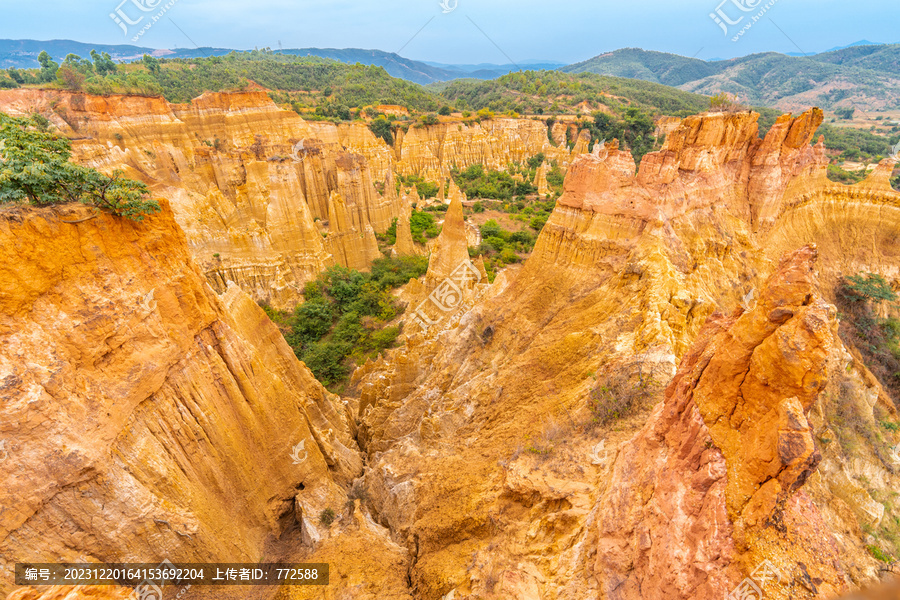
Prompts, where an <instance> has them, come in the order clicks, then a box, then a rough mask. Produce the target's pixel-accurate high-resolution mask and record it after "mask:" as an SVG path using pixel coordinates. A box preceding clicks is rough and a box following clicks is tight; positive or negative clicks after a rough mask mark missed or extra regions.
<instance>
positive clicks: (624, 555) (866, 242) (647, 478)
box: [354, 110, 900, 600]
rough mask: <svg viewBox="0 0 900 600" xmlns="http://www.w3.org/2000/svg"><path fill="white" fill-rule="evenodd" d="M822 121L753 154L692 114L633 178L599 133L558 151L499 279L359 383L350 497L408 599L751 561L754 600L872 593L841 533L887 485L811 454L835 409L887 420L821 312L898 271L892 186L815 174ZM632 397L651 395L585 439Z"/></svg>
mask: <svg viewBox="0 0 900 600" xmlns="http://www.w3.org/2000/svg"><path fill="white" fill-rule="evenodd" d="M820 121H821V113H820V112H819V111H817V110H812V111H810V112H808V113H806V114H804V115H801V116H799V117H796V118H782V119H781V120H779V122H778V123H777V124H776V126H775V127H773V128H772V129H771V130H770V132H769V133H768V134H767V136H766V137H765V139H759V138H758V136H757V135H756V134H757V125H756V117H755V115H751V114H733V115H726V114H708V115H702V116H698V117H690V118H687V119H684V120H683V121H682V122H681V123H680V124H679V126H678V128H677V129H675V130H674V131H672V132H671V134H670V135H669V136H668V141H667V143H666V146H665V147H664V148H663V150H661V151H660V152H657V153H651V154H648V155H646V156H644V158H643V160H642V161H641V165H640V169H639V170H637V171H636V170H635V166H634V161H633V159H632V157H631V154H630V153H629V152H625V151H622V150H620V149H619V148H618V146H617V144H616V143H615V142H609V143H607V144H606V145H605V146H604V147H603V148H599V149H598V152H597V154H596V155H594V156H583V157H579V158H578V159H576V160H575V161H574V162H573V163H572V164H571V165H570V168H569V172H568V174H567V177H566V181H565V194H564V195H563V196H562V198H560V200H559V201H558V203H557V206H556V209H555V210H554V212H553V214H552V215H551V217H550V219H549V221H548V223H547V225H546V226H545V227H544V229H543V231H542V232H541V235H540V237H539V239H538V241H537V244H536V246H535V249H534V252H533V253H532V255H531V257H530V258H529V259H528V261H527V262H526V263H525V264H524V265H523V266H522V267H521V269H520V270H518V271H517V272H512V271H510V272H507V273H501V274H500V275H498V278H497V281H496V282H495V284H494V285H493V286H492V287H491V288H489V289H488V290H487V291H486V292H484V293H483V294H482V295H481V296H480V297H479V298H478V299H477V300H476V301H475V302H474V304H472V305H471V306H467V307H466V308H465V310H464V311H463V312H462V314H460V315H457V316H456V317H455V318H453V319H448V320H447V321H445V322H442V323H440V324H439V325H436V326H434V327H433V328H431V329H429V330H428V331H427V332H423V333H421V334H417V335H414V336H411V337H409V338H408V339H407V340H406V344H405V345H404V346H403V347H401V348H398V349H397V350H395V351H392V353H391V354H390V355H389V356H388V357H385V358H382V359H379V360H378V361H374V362H372V363H369V364H367V365H365V366H364V367H363V368H361V369H359V370H358V371H357V373H356V375H355V376H354V382H355V383H356V384H357V385H358V387H359V391H360V399H361V401H360V413H361V418H362V419H361V420H362V424H361V430H360V431H361V436H360V441H361V444H362V445H363V447H364V448H365V449H366V450H367V451H368V452H369V453H370V456H371V457H373V458H372V460H370V462H369V463H368V465H367V469H366V476H365V481H366V489H367V490H368V493H369V503H368V505H369V507H370V508H371V509H372V510H373V511H374V512H375V513H376V514H378V515H379V516H380V518H381V519H382V520H383V522H385V523H387V524H388V525H389V527H390V528H391V530H392V531H393V532H394V533H395V536H396V538H397V539H400V540H402V541H403V543H405V545H406V547H407V548H408V549H409V551H410V554H411V557H412V559H411V560H412V562H413V567H412V580H413V582H414V585H415V586H416V589H417V590H418V591H419V593H421V594H422V595H423V597H428V598H440V597H443V596H446V595H447V594H450V593H452V594H453V596H452V597H455V598H472V599H474V598H490V597H521V598H540V597H547V596H550V597H557V598H564V599H567V600H568V599H571V600H575V599H581V598H588V597H599V598H615V599H617V600H631V599H634V600H637V599H639V598H660V599H662V598H666V599H668V598H685V599H686V598H702V599H710V600H712V599H714V598H722V597H725V596H726V595H727V594H729V593H731V592H732V591H733V590H734V589H735V588H736V587H737V586H738V585H741V584H742V582H743V581H744V579H745V578H747V577H749V576H751V575H752V574H753V573H754V572H757V569H759V568H768V566H767V565H768V564H769V563H771V565H774V567H775V568H776V569H777V571H778V572H779V574H780V575H781V581H780V582H774V581H773V582H770V583H769V584H768V585H767V586H766V587H765V597H766V598H777V599H785V600H786V599H787V598H792V599H794V598H819V599H822V600H824V599H826V598H830V597H833V596H834V595H837V594H839V593H840V592H841V591H842V590H843V589H844V588H845V586H846V585H848V582H850V583H861V582H865V581H871V580H873V579H874V578H876V577H877V576H878V567H877V563H876V562H875V561H874V559H872V557H871V555H870V554H869V552H868V551H867V550H866V548H865V545H866V544H867V543H868V542H866V539H867V538H866V536H865V534H864V533H863V531H862V526H863V525H866V526H868V527H872V526H873V525H872V523H875V522H876V521H877V520H878V519H879V518H880V517H879V514H880V512H879V510H880V509H878V508H877V507H878V506H881V504H880V503H879V502H877V501H875V500H874V499H873V498H874V497H876V496H877V497H879V498H882V497H887V495H889V494H890V491H889V490H891V489H893V488H892V486H895V485H898V484H900V482H898V480H897V478H896V474H895V473H894V471H892V469H893V467H891V465H890V464H889V463H885V462H884V461H882V460H881V459H879V458H878V456H881V454H879V453H880V452H882V451H881V450H879V449H878V444H877V443H876V444H875V445H873V444H872V443H871V442H866V441H862V442H859V443H858V446H857V447H858V448H859V450H858V452H859V453H860V454H859V455H858V456H857V455H856V454H853V455H848V454H845V453H844V451H843V450H842V449H841V448H840V447H838V446H837V445H836V444H834V443H832V444H831V445H830V446H828V448H827V449H826V448H824V446H823V443H824V442H822V441H821V440H823V439H825V440H829V439H830V440H833V439H834V438H835V434H834V430H835V429H837V428H838V427H839V425H838V424H836V423H835V422H830V421H829V419H830V418H832V417H831V416H830V415H832V413H831V412H829V411H833V410H835V409H833V408H828V407H829V406H833V405H834V404H833V403H835V402H837V400H834V398H848V397H852V398H856V399H857V400H855V402H858V403H859V405H860V406H861V407H862V408H860V410H862V411H868V413H866V414H867V415H868V416H866V417H865V418H866V421H865V422H866V423H867V425H865V427H868V428H869V429H867V431H868V433H867V435H869V436H871V438H872V439H877V437H878V435H883V433H880V432H878V430H877V429H876V428H877V427H878V425H877V424H876V422H875V420H874V419H873V417H872V411H873V405H874V404H877V405H878V407H879V409H880V410H884V411H888V414H896V412H893V413H892V412H890V411H893V410H894V409H893V406H892V404H891V403H890V402H889V401H888V402H887V403H885V402H883V401H882V400H881V399H880V398H881V397H883V396H884V393H883V392H880V393H879V391H878V386H877V384H873V383H872V379H871V376H869V375H866V371H865V367H864V366H862V365H861V364H860V363H858V362H857V361H854V360H852V358H849V357H850V354H849V353H848V351H847V350H846V349H845V346H844V343H843V342H842V341H841V340H840V339H838V338H837V337H836V335H835V330H834V324H835V319H836V316H837V315H836V312H835V311H834V309H833V308H832V307H831V306H830V304H829V299H830V298H832V297H833V296H832V294H833V290H834V285H835V283H836V282H837V278H838V276H839V275H841V274H852V273H857V272H870V271H871V272H879V273H884V274H886V275H888V276H889V277H896V276H897V274H898V271H897V267H896V257H897V256H898V252H900V244H898V241H897V240H900V235H898V227H900V212H898V207H900V194H898V193H897V192H896V191H894V190H892V189H890V187H889V186H887V185H886V180H885V177H884V172H886V170H887V166H885V167H884V168H883V169H882V171H881V172H880V173H879V175H878V176H877V177H876V176H873V177H872V178H870V180H869V181H867V182H865V183H863V184H860V185H857V186H842V185H838V184H834V183H831V182H829V181H828V180H827V179H826V177H825V159H824V147H823V145H822V144H821V143H818V144H815V145H812V144H811V142H812V136H813V132H814V130H815V127H816V126H817V124H818V123H819V122H820ZM877 215H880V217H879V216H877ZM811 243H818V250H813V248H812V247H811V246H808V245H809V244H811ZM816 253H818V255H819V259H818V262H817V263H816V262H815V261H814V255H815V254H816ZM783 256H787V257H788V258H787V259H786V260H785V261H784V262H781V259H782V257H783ZM814 265H816V266H815V267H814ZM814 269H815V270H816V271H818V273H819V274H820V276H819V275H817V273H816V271H814ZM426 291H427V290H426ZM713 315H715V316H713ZM723 315H724V316H723ZM727 315H731V316H727ZM679 364H680V365H681V366H680V368H677V370H676V367H677V366H678V365H679ZM676 373H677V375H676ZM617 377H624V378H625V381H627V382H629V383H625V384H618V385H617V386H616V385H613V383H610V382H614V381H616V378H617ZM673 377H674V380H673ZM637 381H644V382H656V383H668V382H670V381H671V382H672V383H671V384H670V385H669V386H668V389H667V391H666V393H665V395H664V396H662V395H661V396H659V397H655V398H654V399H658V400H659V404H657V406H656V408H655V409H654V410H653V411H652V412H651V413H650V414H649V417H647V416H646V413H640V414H641V415H643V416H641V417H639V416H637V415H636V414H632V413H629V412H628V411H627V410H626V414H625V416H624V417H621V416H620V418H619V420H617V421H615V423H614V425H612V426H610V427H596V426H592V425H591V423H592V422H593V419H594V418H595V417H594V415H595V413H594V412H593V411H594V410H596V404H595V403H596V402H597V398H598V397H600V398H603V397H604V394H607V395H611V396H613V397H615V396H617V395H621V394H627V393H629V390H630V389H632V386H635V385H637V384H636V383H635V382H637ZM604 389H607V390H609V389H612V390H613V391H612V392H609V391H607V392H604ZM648 393H649V392H648ZM876 400H877V402H876ZM647 401H648V402H649V399H648V400H647ZM845 402H848V401H846V400H845ZM645 420H646V422H645ZM595 427H596V428H595ZM860 427H862V425H860ZM829 432H830V433H829ZM876 433H877V435H876ZM898 442H900V439H895V438H892V439H891V440H887V441H886V442H885V443H892V444H896V443H898ZM854 443H856V442H854ZM826 456H827V457H828V458H827V460H828V469H826V470H823V469H822V468H821V467H820V465H821V464H825V463H824V460H825V458H823V457H826ZM885 460H887V459H885ZM854 474H855V475H854ZM861 477H865V480H864V479H862V478H861ZM851 480H852V481H851ZM864 481H869V482H870V485H872V486H874V487H873V490H874V491H872V492H871V493H872V494H873V496H872V497H871V498H870V497H869V492H866V490H865V489H863V488H865V486H866V484H865V483H864ZM876 481H877V482H878V483H877V484H875V483H874V482H876ZM878 494H883V496H878ZM870 513H871V515H873V516H866V515H869V514H870ZM857 515H861V516H859V517H857ZM858 518H859V519H861V520H860V521H858V522H857V519H858ZM463 532H464V533H463ZM765 561H768V563H766V562H765Z"/></svg>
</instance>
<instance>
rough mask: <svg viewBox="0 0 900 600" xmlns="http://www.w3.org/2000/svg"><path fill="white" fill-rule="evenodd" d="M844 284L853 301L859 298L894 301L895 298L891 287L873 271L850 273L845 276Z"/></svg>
mask: <svg viewBox="0 0 900 600" xmlns="http://www.w3.org/2000/svg"><path fill="white" fill-rule="evenodd" d="M844 285H845V289H846V290H847V291H848V292H849V298H850V299H851V300H852V301H854V302H855V301H859V300H875V301H876V302H882V301H885V300H886V301H888V302H894V301H896V300H897V294H896V292H894V290H892V289H891V286H890V284H888V282H887V280H885V278H884V277H882V276H881V275H877V274H875V273H868V274H866V275H862V274H860V275H850V276H848V277H846V278H845V283H844Z"/></svg>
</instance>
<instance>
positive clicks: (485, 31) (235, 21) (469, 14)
mask: <svg viewBox="0 0 900 600" xmlns="http://www.w3.org/2000/svg"><path fill="white" fill-rule="evenodd" d="M171 1H172V0H126V3H125V4H124V5H122V6H121V10H122V11H124V12H125V13H126V14H129V15H135V16H133V17H132V18H133V19H136V18H137V16H136V15H139V14H140V12H139V11H138V10H136V9H135V8H134V7H133V6H132V5H131V3H132V2H149V3H150V5H151V6H154V7H156V6H159V7H160V8H161V7H162V6H163V5H165V3H166V2H171ZM174 1H175V4H174V5H173V6H172V7H171V8H169V9H168V11H167V12H166V14H165V16H164V17H163V18H162V19H160V20H159V21H158V22H157V23H155V24H154V25H153V27H152V28H151V29H150V30H148V31H147V32H146V33H145V34H144V35H143V37H141V39H140V41H139V42H136V44H137V45H141V46H149V47H153V48H173V47H181V48H185V47H194V44H197V45H200V46H217V47H227V48H238V49H252V48H253V47H265V46H269V47H272V48H277V47H278V43H279V41H280V42H281V44H282V45H283V47H285V48H300V47H310V46H311V47H331V48H349V47H354V48H377V49H380V50H386V51H391V52H396V51H398V50H400V49H401V48H402V49H403V51H402V52H401V54H402V55H403V56H406V57H408V58H414V59H419V60H431V61H437V62H444V63H479V62H488V63H505V62H508V61H507V56H508V57H509V58H510V59H512V60H513V61H514V62H518V61H526V60H534V59H541V60H551V61H558V62H563V63H570V62H576V61H579V60H585V59H588V58H590V57H592V56H596V55H597V54H602V53H603V52H608V51H610V50H615V49H617V48H624V47H641V48H645V49H648V50H659V51H663V52H673V53H676V54H681V55H684V56H696V57H697V58H702V59H710V58H714V57H715V58H731V57H734V56H743V55H746V54H751V53H754V52H763V51H776V52H797V51H798V48H800V49H802V50H803V51H805V52H819V51H822V50H826V49H829V48H831V47H834V46H843V45H847V44H850V43H852V42H855V41H858V40H861V39H868V40H872V41H875V42H890V43H893V42H900V29H898V28H897V25H898V24H900V3H898V2H896V0H890V1H888V0H864V1H862V2H860V1H857V2H847V1H846V0H725V4H720V2H721V1H722V0H684V1H676V2H673V1H672V0H618V1H609V0H591V1H586V0H568V1H557V2H548V1H546V0H491V1H481V2H478V1H475V0H443V1H444V3H445V5H446V6H447V7H448V8H450V7H453V6H454V5H456V8H455V9H454V10H452V11H450V12H447V13H445V12H444V11H443V10H442V8H441V6H440V2H439V0H371V1H359V0H299V1H290V0H249V1H248V0H174ZM120 2H122V0H75V1H73V0H65V1H61V0H31V1H28V2H22V1H11V0H0V14H2V15H3V19H2V21H0V38H11V39H22V38H29V39H39V40H47V39H74V40H77V41H81V42H94V43H106V44H126V43H132V42H131V40H130V39H129V36H126V35H125V34H124V33H123V31H122V30H121V29H120V28H119V27H118V26H117V25H116V24H115V23H114V22H113V20H112V19H111V18H110V16H109V15H110V13H112V12H114V11H115V10H116V8H117V7H119V6H120ZM160 2H161V3H162V4H158V3H160ZM767 2H774V5H773V6H771V7H770V8H769V9H768V11H767V12H766V13H765V15H764V16H763V17H762V18H761V19H759V21H758V22H756V23H754V24H753V26H752V28H751V29H750V30H748V31H746V32H745V34H744V35H743V36H742V37H741V38H740V39H739V40H738V41H737V42H733V41H731V39H730V38H731V36H732V35H733V34H734V33H736V32H737V31H738V30H739V29H740V27H741V26H743V25H744V24H746V23H748V22H749V19H750V17H752V16H753V15H754V14H757V13H758V12H759V11H760V10H761V9H762V8H763V7H764V6H765V4H766V3H767ZM737 4H743V6H744V8H745V10H744V11H742V10H741V9H740V8H741V7H738V6H737ZM717 8H720V11H721V13H722V14H724V15H725V16H726V17H728V18H729V19H731V20H733V21H736V20H737V19H738V18H739V17H740V16H744V17H745V18H744V20H743V22H742V23H740V24H738V25H735V26H732V27H728V29H729V32H728V35H727V36H726V35H725V33H724V32H723V30H722V29H720V28H719V26H717V25H716V23H715V22H713V19H712V18H710V13H713V12H714V11H715V10H716V9H717ZM750 9H752V10H750ZM151 14H155V12H154V13H151ZM169 19H171V21H170V20H169ZM145 22H146V21H145ZM173 22H174V24H173ZM426 23H427V25H426ZM176 24H177V27H176V26H175V25H176ZM423 26H424V29H422V27H423ZM179 27H180V28H181V29H182V30H183V33H182V31H179V29H178V28H179ZM479 28H480V30H479ZM779 28H780V30H779ZM420 29H421V32H419V30H420ZM417 32H419V33H418V35H416V34H417ZM129 35H130V34H129ZM191 40H193V41H191Z"/></svg>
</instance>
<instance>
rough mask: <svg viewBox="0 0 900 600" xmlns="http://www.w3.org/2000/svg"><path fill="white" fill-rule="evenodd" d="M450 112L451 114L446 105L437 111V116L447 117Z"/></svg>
mask: <svg viewBox="0 0 900 600" xmlns="http://www.w3.org/2000/svg"><path fill="white" fill-rule="evenodd" d="M450 112H451V109H450V107H449V106H447V105H446V104H445V105H444V106H442V107H441V108H440V109H439V110H438V114H439V115H441V116H442V117H449V116H450Z"/></svg>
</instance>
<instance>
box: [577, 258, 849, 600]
mask: <svg viewBox="0 0 900 600" xmlns="http://www.w3.org/2000/svg"><path fill="white" fill-rule="evenodd" d="M815 258H816V250H815V249H814V248H811V247H805V248H803V249H801V250H799V251H797V252H796V253H794V254H793V255H790V256H787V257H785V259H784V260H783V261H782V262H781V264H780V265H779V266H778V268H777V269H776V272H775V273H774V274H773V275H772V276H771V277H770V279H769V281H768V282H767V284H766V286H765V288H764V289H763V291H762V293H761V297H760V300H759V302H758V304H757V306H756V307H755V308H754V309H753V310H752V311H749V312H746V313H744V314H742V315H740V316H739V317H738V316H734V317H725V316H724V315H717V316H715V317H713V318H712V319H710V321H709V322H708V323H707V325H706V327H704V329H703V331H701V333H700V335H699V339H698V341H697V342H696V343H695V345H694V347H693V348H692V349H691V350H690V352H689V353H688V354H687V355H686V356H685V357H684V359H683V360H682V363H681V366H680V367H679V370H678V373H677V374H676V375H675V378H674V379H673V380H672V383H671V384H670V385H669V387H668V389H667V390H666V398H665V401H664V403H663V404H662V405H661V406H660V407H659V408H658V409H657V410H656V411H655V412H654V413H653V415H652V416H651V417H650V420H649V422H648V424H647V425H646V426H645V427H644V429H643V430H642V431H641V432H640V433H639V434H638V435H637V436H635V438H634V439H633V440H632V441H631V443H629V444H628V446H627V448H625V449H623V451H622V452H621V453H620V455H619V457H618V458H617V460H616V463H615V465H614V466H613V469H612V477H613V480H612V482H611V483H610V485H609V487H608V488H607V489H606V492H605V493H604V494H603V495H602V496H601V497H600V499H599V501H598V503H597V506H596V508H595V519H596V522H597V533H596V538H591V539H592V540H593V539H595V540H596V542H595V543H596V545H597V548H598V552H597V559H596V572H597V573H598V574H600V575H602V577H603V579H604V580H605V582H606V583H605V585H604V591H605V592H606V594H608V595H610V596H611V597H613V596H615V593H614V592H613V590H615V591H616V593H619V594H621V597H624V598H630V597H641V598H648V599H652V598H660V599H662V598H690V597H699V598H715V597H724V596H725V595H726V594H727V593H729V592H730V591H731V590H732V589H733V588H735V587H736V586H737V585H738V584H739V582H740V580H741V578H742V575H743V574H741V573H740V571H739V570H738V569H737V568H736V567H737V564H739V563H735V560H736V558H737V555H739V554H742V553H745V554H747V555H750V556H745V558H744V559H743V560H741V561H740V562H744V563H751V564H749V567H750V568H749V569H748V573H749V571H750V570H752V569H753V568H755V567H756V566H757V565H756V564H752V561H751V558H750V557H751V556H752V557H753V558H755V559H756V561H757V562H758V563H762V562H763V561H764V560H768V561H770V562H771V563H773V564H775V565H776V567H777V568H778V569H779V570H780V571H782V572H784V571H788V572H790V571H791V570H792V569H794V568H795V567H794V565H793V564H792V561H797V560H800V561H802V562H803V564H804V565H805V569H806V572H807V573H808V574H809V575H810V577H813V578H815V579H817V580H818V581H819V586H820V587H823V588H827V589H831V590H832V591H835V592H836V591H839V590H841V589H842V588H843V585H844V583H843V573H842V572H841V570H840V569H836V568H835V566H836V565H837V564H838V563H839V557H838V556H837V554H836V552H835V548H834V545H833V542H832V541H830V540H829V537H828V536H827V535H826V536H824V537H823V538H814V539H812V540H804V541H803V543H801V542H800V539H799V538H800V537H802V533H800V532H802V530H803V529H804V528H806V527H809V526H812V525H814V524H816V523H821V521H822V518H821V516H820V515H819V514H818V512H817V510H816V508H815V507H814V506H806V507H805V508H804V504H806V505H808V504H809V503H808V501H807V500H805V499H804V498H803V497H802V494H801V498H800V499H794V495H795V494H796V493H797V492H798V490H800V489H801V488H802V487H803V485H804V483H805V482H806V480H807V479H808V478H809V476H810V475H811V474H812V473H813V472H814V471H815V469H816V467H817V465H818V463H819V460H820V459H821V456H820V454H819V453H818V451H817V449H816V444H815V441H814V440H813V437H812V428H811V426H810V424H809V422H808V420H807V414H808V412H809V410H810V408H811V406H812V403H813V401H814V400H815V399H816V398H817V396H818V395H819V393H820V392H821V391H822V390H823V389H824V387H825V383H826V381H827V372H826V362H827V357H828V355H829V353H830V352H831V351H832V347H833V344H834V330H835V326H836V323H835V319H836V311H835V310H834V307H833V306H831V305H829V304H828V303H826V302H825V301H824V300H823V299H822V298H821V296H820V294H819V292H818V286H817V281H816V277H815V274H814V264H815ZM636 482H639V483H638V485H635V484H636ZM804 521H806V523H804ZM773 529H777V530H778V531H777V532H773V531H772V530H773ZM761 540H764V541H761ZM792 575H793V573H792ZM788 579H789V580H792V579H793V577H790V578H788ZM785 591H787V592H788V593H789V597H792V598H793V597H799V596H800V595H801V594H803V593H805V592H802V591H800V590H790V589H788V590H784V589H782V590H780V592H781V593H785Z"/></svg>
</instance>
